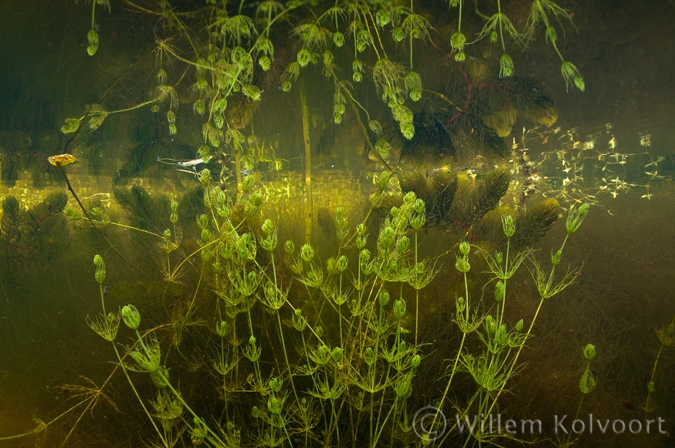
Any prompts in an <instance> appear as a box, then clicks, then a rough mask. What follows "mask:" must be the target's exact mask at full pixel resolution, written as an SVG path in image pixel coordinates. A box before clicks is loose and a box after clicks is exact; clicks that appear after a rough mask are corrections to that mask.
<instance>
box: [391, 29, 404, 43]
mask: <svg viewBox="0 0 675 448" xmlns="http://www.w3.org/2000/svg"><path fill="white" fill-rule="evenodd" d="M391 37H392V38H393V39H394V41H396V42H401V41H402V40H403V39H405V31H403V29H401V27H398V26H397V27H396V28H394V29H393V30H391Z"/></svg>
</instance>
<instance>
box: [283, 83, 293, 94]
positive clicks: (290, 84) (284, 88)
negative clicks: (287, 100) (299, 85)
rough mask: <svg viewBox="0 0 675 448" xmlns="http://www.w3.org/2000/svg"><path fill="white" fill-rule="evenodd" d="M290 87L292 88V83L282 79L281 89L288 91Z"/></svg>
mask: <svg viewBox="0 0 675 448" xmlns="http://www.w3.org/2000/svg"><path fill="white" fill-rule="evenodd" d="M291 88H293V83H292V82H290V81H284V82H283V84H281V90H283V91H284V92H286V93H288V92H290V91H291Z"/></svg>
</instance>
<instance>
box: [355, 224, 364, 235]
mask: <svg viewBox="0 0 675 448" xmlns="http://www.w3.org/2000/svg"><path fill="white" fill-rule="evenodd" d="M364 233H366V226H365V224H363V223H359V224H358V225H357V226H356V234H357V235H359V236H362V235H363V234H364Z"/></svg>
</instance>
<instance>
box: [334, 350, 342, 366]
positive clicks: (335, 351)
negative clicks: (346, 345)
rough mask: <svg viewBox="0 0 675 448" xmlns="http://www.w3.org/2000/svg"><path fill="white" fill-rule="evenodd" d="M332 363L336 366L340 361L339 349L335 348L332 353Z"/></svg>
mask: <svg viewBox="0 0 675 448" xmlns="http://www.w3.org/2000/svg"><path fill="white" fill-rule="evenodd" d="M332 357H333V362H335V363H336V364H337V363H339V362H340V361H342V349H341V348H340V347H335V348H334V349H333V353H332Z"/></svg>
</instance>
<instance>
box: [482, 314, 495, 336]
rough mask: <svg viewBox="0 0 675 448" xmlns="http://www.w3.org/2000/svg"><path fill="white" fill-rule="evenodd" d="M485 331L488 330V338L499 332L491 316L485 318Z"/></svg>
mask: <svg viewBox="0 0 675 448" xmlns="http://www.w3.org/2000/svg"><path fill="white" fill-rule="evenodd" d="M485 330H487V333H488V336H492V335H493V334H495V331H497V323H496V322H495V320H494V318H493V317H492V316H491V315H490V314H488V315H487V316H485Z"/></svg>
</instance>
